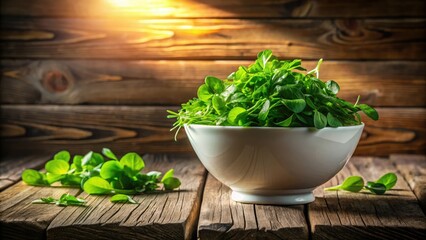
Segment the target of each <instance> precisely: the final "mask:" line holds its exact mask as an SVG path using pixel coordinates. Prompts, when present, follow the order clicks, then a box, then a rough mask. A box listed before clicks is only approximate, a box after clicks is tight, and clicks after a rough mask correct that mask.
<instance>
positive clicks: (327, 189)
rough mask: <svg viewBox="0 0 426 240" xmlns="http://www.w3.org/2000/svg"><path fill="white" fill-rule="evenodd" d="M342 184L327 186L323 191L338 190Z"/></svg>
mask: <svg viewBox="0 0 426 240" xmlns="http://www.w3.org/2000/svg"><path fill="white" fill-rule="evenodd" d="M341 186H342V185H337V186H333V187H328V188H324V190H325V191H338V190H340V189H341V188H340V187H341Z"/></svg>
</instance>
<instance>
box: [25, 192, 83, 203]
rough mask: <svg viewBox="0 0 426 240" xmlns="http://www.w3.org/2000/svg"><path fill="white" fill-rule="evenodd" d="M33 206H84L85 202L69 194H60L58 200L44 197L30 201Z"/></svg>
mask: <svg viewBox="0 0 426 240" xmlns="http://www.w3.org/2000/svg"><path fill="white" fill-rule="evenodd" d="M32 203H35V204H56V205H58V206H84V204H85V203H86V200H84V199H82V198H77V197H75V196H73V195H70V194H69V193H65V194H62V196H61V197H60V198H59V199H54V198H53V197H45V198H40V199H36V200H34V201H32Z"/></svg>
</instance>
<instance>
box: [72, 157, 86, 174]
mask: <svg viewBox="0 0 426 240" xmlns="http://www.w3.org/2000/svg"><path fill="white" fill-rule="evenodd" d="M82 159H83V156H81V155H75V156H74V158H73V160H72V162H73V164H74V166H75V169H76V170H77V172H81V171H83V166H82Z"/></svg>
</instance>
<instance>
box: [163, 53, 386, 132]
mask: <svg viewBox="0 0 426 240" xmlns="http://www.w3.org/2000/svg"><path fill="white" fill-rule="evenodd" d="M321 63H322V59H321V60H320V61H319V62H318V65H317V67H315V68H314V69H313V70H311V71H309V72H306V69H305V68H303V67H302V61H301V60H299V59H295V60H279V59H278V58H277V57H276V56H274V55H272V51H271V50H264V51H262V52H260V53H259V54H258V56H257V59H256V61H255V62H254V63H253V64H251V65H250V66H248V67H246V66H240V67H239V68H238V70H237V71H235V72H233V73H231V74H230V75H229V76H228V77H227V79H225V80H221V79H218V78H216V77H213V76H207V77H206V78H205V81H204V84H202V85H201V86H200V87H199V88H198V91H197V98H193V99H191V100H189V101H188V102H187V103H183V104H182V107H181V109H180V110H178V111H177V112H174V111H170V110H169V111H168V113H169V115H168V118H175V119H176V121H175V123H174V124H173V128H172V129H171V130H175V129H177V131H176V134H177V133H178V132H179V129H180V128H181V127H182V126H184V125H185V124H203V125H220V126H258V127H259V126H264V127H313V128H317V129H321V128H324V127H340V126H351V125H359V124H361V117H360V115H359V113H358V112H359V111H362V112H364V113H365V114H366V115H367V116H368V117H370V118H371V119H373V120H378V119H379V115H378V113H377V111H376V110H375V109H374V108H372V107H370V106H368V105H366V104H358V101H359V97H358V99H357V101H356V102H355V104H352V103H350V102H347V101H345V100H343V99H340V98H338V97H337V96H336V95H337V93H338V92H339V91H340V86H339V85H338V84H337V82H335V81H333V80H329V81H327V82H323V81H321V80H320V79H319V67H320V65H321ZM175 139H176V135H175Z"/></svg>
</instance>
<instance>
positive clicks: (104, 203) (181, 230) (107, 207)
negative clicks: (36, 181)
mask: <svg viewBox="0 0 426 240" xmlns="http://www.w3.org/2000/svg"><path fill="white" fill-rule="evenodd" d="M144 160H145V162H146V166H147V168H148V169H149V170H158V171H161V172H166V171H167V170H169V169H170V168H174V170H175V176H176V177H178V178H180V179H181V181H182V185H181V187H180V188H179V190H177V191H173V192H168V193H158V194H142V195H137V196H134V197H133V199H134V200H135V201H137V202H139V204H122V203H111V202H110V201H109V196H88V195H87V194H85V193H82V194H80V197H82V198H85V199H86V200H87V201H88V203H87V205H88V206H87V207H86V208H69V207H67V208H65V209H64V211H62V212H61V213H59V214H58V215H57V216H56V218H55V219H54V220H53V221H52V223H51V224H50V225H49V228H48V229H47V239H111V237H112V236H114V237H113V238H114V239H190V238H191V237H192V231H193V230H195V226H196V220H197V218H198V213H199V208H200V200H201V193H202V188H203V186H204V180H205V179H204V178H205V170H204V167H203V166H202V165H201V163H200V162H199V161H198V159H197V158H195V157H185V156H165V155H162V156H159V155H156V156H152V155H151V156H144Z"/></svg>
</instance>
